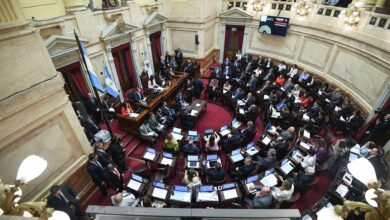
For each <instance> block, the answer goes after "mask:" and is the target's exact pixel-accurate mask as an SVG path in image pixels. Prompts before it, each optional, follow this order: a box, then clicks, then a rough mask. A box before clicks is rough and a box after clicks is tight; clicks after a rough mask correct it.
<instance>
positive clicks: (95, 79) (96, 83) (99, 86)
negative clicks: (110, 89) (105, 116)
mask: <svg viewBox="0 0 390 220" xmlns="http://www.w3.org/2000/svg"><path fill="white" fill-rule="evenodd" d="M80 45H81V49H82V50H83V54H84V59H85V63H86V64H87V69H88V75H89V78H90V79H91V83H92V86H93V87H95V88H96V89H97V90H99V91H100V92H104V90H103V87H102V84H101V83H100V81H99V78H98V76H97V75H96V73H95V71H94V70H93V66H92V63H91V60H90V59H89V57H88V53H87V50H86V49H85V47H84V46H83V44H82V43H80Z"/></svg>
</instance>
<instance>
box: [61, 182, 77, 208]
mask: <svg viewBox="0 0 390 220" xmlns="http://www.w3.org/2000/svg"><path fill="white" fill-rule="evenodd" d="M60 187H61V193H62V195H63V196H64V197H65V198H66V199H67V200H68V205H70V204H73V205H79V204H80V203H79V201H77V200H76V196H77V193H76V191H74V189H73V188H72V187H70V186H69V185H68V184H66V183H62V184H61V185H60ZM69 203H70V204H69Z"/></svg>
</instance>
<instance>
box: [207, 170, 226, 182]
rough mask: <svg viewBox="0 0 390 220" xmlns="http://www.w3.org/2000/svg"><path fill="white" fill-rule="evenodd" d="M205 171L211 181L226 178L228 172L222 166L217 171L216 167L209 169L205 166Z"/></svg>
mask: <svg viewBox="0 0 390 220" xmlns="http://www.w3.org/2000/svg"><path fill="white" fill-rule="evenodd" d="M204 173H205V174H206V176H207V179H208V180H209V181H221V180H223V179H225V174H226V172H225V170H224V169H222V168H221V169H220V170H219V171H217V170H215V169H211V170H208V169H206V167H204Z"/></svg>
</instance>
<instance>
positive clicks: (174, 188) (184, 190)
mask: <svg viewBox="0 0 390 220" xmlns="http://www.w3.org/2000/svg"><path fill="white" fill-rule="evenodd" d="M173 190H174V191H180V192H187V191H188V187H187V186H174V187H173Z"/></svg>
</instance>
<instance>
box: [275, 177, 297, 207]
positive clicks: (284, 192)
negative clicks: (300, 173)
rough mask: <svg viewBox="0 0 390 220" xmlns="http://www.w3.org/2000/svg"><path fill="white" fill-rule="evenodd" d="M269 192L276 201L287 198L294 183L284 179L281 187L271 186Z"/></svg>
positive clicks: (291, 193)
mask: <svg viewBox="0 0 390 220" xmlns="http://www.w3.org/2000/svg"><path fill="white" fill-rule="evenodd" d="M271 193H272V196H273V197H274V198H275V199H276V200H277V201H278V202H283V201H285V200H289V199H291V197H292V195H293V193H294V184H292V183H291V181H290V180H284V181H283V183H282V186H281V187H272V188H271Z"/></svg>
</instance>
